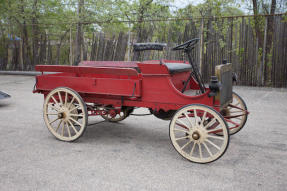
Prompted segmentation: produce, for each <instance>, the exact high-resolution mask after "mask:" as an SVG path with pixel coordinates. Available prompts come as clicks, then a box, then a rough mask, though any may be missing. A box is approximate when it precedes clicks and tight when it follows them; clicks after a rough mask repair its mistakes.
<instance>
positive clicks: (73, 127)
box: [68, 120, 78, 134]
mask: <svg viewBox="0 0 287 191" xmlns="http://www.w3.org/2000/svg"><path fill="white" fill-rule="evenodd" d="M68 122H69V124H70V125H71V127H72V129H73V130H74V132H75V133H76V134H77V133H78V131H77V129H76V128H75V126H74V125H73V123H72V122H71V121H70V120H68Z"/></svg>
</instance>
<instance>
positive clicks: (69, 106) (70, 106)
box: [68, 97, 75, 108]
mask: <svg viewBox="0 0 287 191" xmlns="http://www.w3.org/2000/svg"><path fill="white" fill-rule="evenodd" d="M74 100H75V97H73V98H72V100H71V102H70V103H69V105H68V108H70V107H71V105H72V103H73V102H74Z"/></svg>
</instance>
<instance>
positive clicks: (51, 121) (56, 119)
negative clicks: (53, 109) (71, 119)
mask: <svg viewBox="0 0 287 191" xmlns="http://www.w3.org/2000/svg"><path fill="white" fill-rule="evenodd" d="M57 120H59V118H56V119H54V120H53V121H50V122H49V124H50V125H51V124H52V123H54V122H55V121H57Z"/></svg>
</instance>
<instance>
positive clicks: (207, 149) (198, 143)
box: [169, 104, 229, 163]
mask: <svg viewBox="0 0 287 191" xmlns="http://www.w3.org/2000/svg"><path fill="white" fill-rule="evenodd" d="M169 130H170V131H169V135H170V139H171V142H172V144H173V146H174V148H175V149H176V151H177V152H178V153H179V154H180V155H181V156H183V157H184V158H186V159H188V160H190V161H191V162H196V163H209V162H212V161H215V160H217V159H219V158H220V157H221V156H222V155H223V154H224V153H225V151H226V149H227V147H228V144H229V132H228V126H227V124H226V122H225V121H224V118H223V117H222V116H221V114H220V113H218V112H217V111H215V110H214V109H212V108H210V107H208V106H205V105H200V104H192V105H187V106H185V107H183V108H181V109H179V110H178V111H177V112H176V113H175V115H174V116H173V118H172V120H171V122H170V125H169ZM217 132H222V136H216V135H215V133H217Z"/></svg>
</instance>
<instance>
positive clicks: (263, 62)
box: [261, 17, 267, 85]
mask: <svg viewBox="0 0 287 191" xmlns="http://www.w3.org/2000/svg"><path fill="white" fill-rule="evenodd" d="M266 40H267V17H265V26H264V41H263V53H262V78H261V83H262V85H264V81H265V77H264V75H265V69H264V68H265V54H266Z"/></svg>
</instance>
